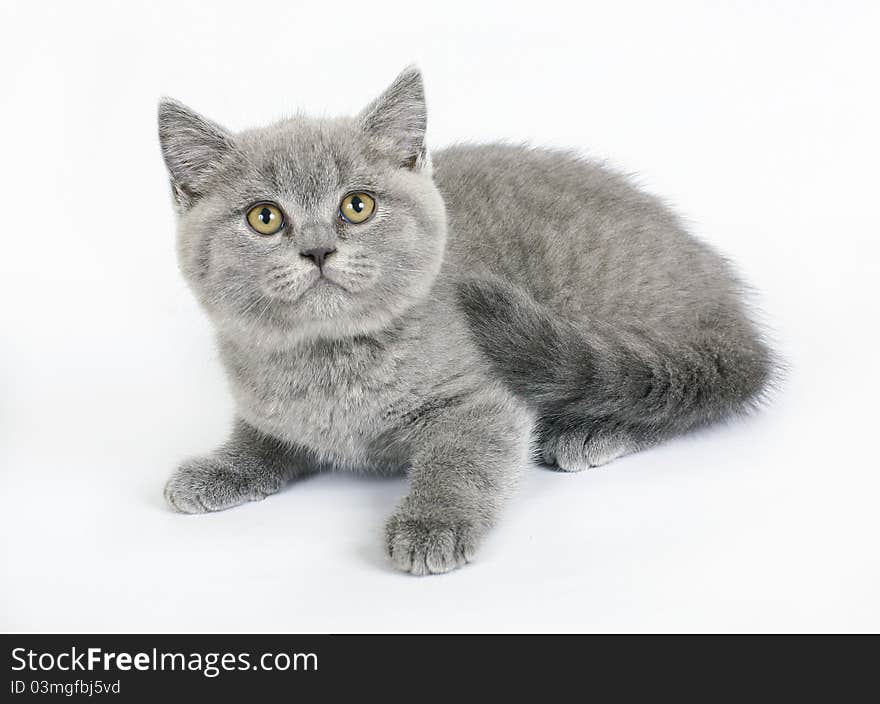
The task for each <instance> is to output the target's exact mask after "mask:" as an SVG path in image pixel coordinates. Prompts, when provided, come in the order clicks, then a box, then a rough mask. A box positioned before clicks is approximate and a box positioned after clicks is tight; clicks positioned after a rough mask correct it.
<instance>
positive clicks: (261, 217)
mask: <svg viewBox="0 0 880 704" xmlns="http://www.w3.org/2000/svg"><path fill="white" fill-rule="evenodd" d="M247 221H248V225H250V226H251V228H252V229H253V231H254V232H258V233H259V234H261V235H274V234H275V233H276V232H278V230H280V229H281V228H282V227H284V214H283V213H282V212H281V209H280V208H279V207H278V206H277V205H272V203H257V204H256V205H255V206H253V207H252V208H251V209H250V210H248V214H247Z"/></svg>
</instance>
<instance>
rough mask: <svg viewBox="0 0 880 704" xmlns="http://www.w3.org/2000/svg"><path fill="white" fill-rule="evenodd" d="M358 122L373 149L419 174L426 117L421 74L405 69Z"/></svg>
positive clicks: (423, 158)
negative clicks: (374, 147)
mask: <svg viewBox="0 0 880 704" xmlns="http://www.w3.org/2000/svg"><path fill="white" fill-rule="evenodd" d="M357 120H358V124H359V125H360V127H361V129H363V131H364V132H366V133H367V135H368V136H369V137H370V138H371V139H372V140H373V142H374V143H375V146H376V148H377V149H378V150H379V151H381V152H382V153H384V154H387V155H389V156H390V157H391V158H392V159H393V160H394V161H395V162H396V163H397V164H399V165H400V166H401V167H404V168H407V169H412V170H418V169H421V168H422V167H423V166H425V165H426V164H427V162H428V155H427V148H426V147H425V130H426V129H427V126H428V113H427V110H426V108H425V89H424V86H423V85H422V74H421V72H420V71H419V70H418V69H417V68H416V67H415V66H410V67H408V68H406V69H404V70H403V73H401V74H400V75H399V76H398V77H397V78H396V79H395V80H394V83H392V84H391V85H390V86H389V87H388V88H387V89H386V90H385V92H384V93H382V95H380V96H379V97H378V98H376V99H375V100H374V101H373V102H372V103H370V104H369V105H368V106H367V107H366V109H365V110H364V111H363V112H362V113H361V114H360V115H359V116H358V118H357Z"/></svg>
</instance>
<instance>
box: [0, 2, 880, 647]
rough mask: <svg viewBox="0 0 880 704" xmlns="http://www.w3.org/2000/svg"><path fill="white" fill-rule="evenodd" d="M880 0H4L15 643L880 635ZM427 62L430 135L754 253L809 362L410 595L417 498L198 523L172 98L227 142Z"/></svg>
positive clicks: (336, 488)
mask: <svg viewBox="0 0 880 704" xmlns="http://www.w3.org/2000/svg"><path fill="white" fill-rule="evenodd" d="M877 7H878V6H877V4H876V3H873V2H861V3H860V2H838V3H831V2H794V1H792V2H762V3H758V2H692V3H684V2H671V3H652V2H620V3H608V2H584V3H571V2H565V3H553V2H540V3H515V2H507V3H485V4H481V3H476V2H468V3H461V4H458V3H443V4H442V6H441V4H432V5H428V4H419V3H412V2H374V3H351V4H347V3H312V2H309V3H305V2H303V3H298V2H292V1H285V2H258V1H251V2H246V3H245V2H224V3H212V4H210V5H209V4H208V3H202V2H179V1H177V2H90V3H68V2H61V1H60V0H59V1H58V2H39V1H31V2H23V1H15V0H13V1H12V2H9V1H7V2H5V3H3V5H2V6H0V78H2V83H0V85H2V91H0V125H2V168H0V206H2V213H3V226H2V248H0V334H2V338H0V343H2V344H0V481H2V486H0V532H2V535H3V552H2V573H0V629H2V630H5V631H30V630H36V631H437V630H439V631H447V630H464V631H487V630H501V631H514V630H525V631H544V630H565V631H581V630H599V631H609V630H611V631H614V630H623V631H641V630H649V631H650V630H685V631H687V630H734V631H742V630H795V631H811V630H820V631H822V630H860V631H864V630H873V631H876V630H878V628H880V607H878V600H877V594H878V593H880V559H878V549H877V542H878V536H880V519H878V515H877V497H878V491H880V472H878V462H877V459H876V452H875V449H874V448H875V437H876V435H877V433H876V427H875V426H876V422H877V403H876V399H877V397H878V391H880V388H878V387H880V384H878V381H877V376H876V364H875V358H876V355H877V349H878V342H880V340H878V332H877V320H878V300H880V297H878V283H877V282H878V277H880V263H878V254H880V247H878V244H877V240H878V235H880V227H878V225H880V215H878V212H880V211H878V208H877V195H876V192H877V189H878V178H877V163H878V157H880V147H878V130H877V125H878V124H880V102H878V91H877V67H878V66H880V50H878V42H877V36H878V33H880V15H878V10H877ZM412 62H415V63H418V64H419V65H420V66H421V68H422V70H423V72H424V76H425V81H426V87H427V95H428V103H429V144H430V146H432V147H436V148H439V147H441V146H443V145H447V144H450V143H452V142H455V141H461V140H471V141H484V140H494V139H501V138H503V139H507V140H512V141H529V142H531V143H534V144H543V145H554V146H568V147H573V148H575V149H577V150H578V151H580V152H581V153H583V154H585V155H588V156H592V157H595V158H602V159H607V160H609V162H610V163H612V164H613V165H615V166H617V167H619V168H622V169H623V170H625V171H628V172H632V173H633V174H634V175H635V176H636V178H637V180H638V181H639V182H640V183H642V184H643V185H644V186H645V187H646V188H648V189H650V190H651V191H653V192H655V193H658V194H661V195H662V196H664V197H665V198H666V199H667V200H668V201H669V202H670V203H672V204H674V206H675V207H676V209H677V210H678V211H679V212H680V213H682V214H683V215H684V216H685V217H686V218H687V220H688V221H689V222H690V223H691V224H692V227H693V229H694V231H695V232H696V233H697V234H698V235H699V236H701V237H703V238H705V239H707V240H708V241H709V242H711V243H712V244H713V245H715V246H716V247H717V248H719V249H720V250H721V251H723V252H724V253H725V254H727V255H729V256H730V257H731V258H732V259H733V260H734V261H735V262H737V263H738V265H739V267H740V269H741V271H742V272H743V274H744V275H745V277H746V278H747V279H748V281H749V282H750V283H751V284H753V286H754V287H755V289H756V292H757V293H756V302H757V304H758V305H759V307H760V309H761V310H762V311H763V312H764V315H763V317H764V319H765V320H766V321H767V323H768V324H769V325H770V326H771V327H772V330H773V336H774V339H775V340H776V341H777V343H778V345H779V347H780V349H781V350H782V352H783V354H784V355H785V357H786V359H787V361H788V363H789V367H790V369H789V373H788V377H787V380H786V381H785V383H784V385H783V387H782V389H781V392H780V393H779V394H778V395H777V396H776V398H775V399H774V401H773V403H772V404H771V405H770V406H769V407H768V408H767V409H766V410H765V411H764V412H763V413H761V414H759V415H757V416H755V417H753V418H750V419H748V420H745V421H742V422H736V423H731V424H729V425H727V426H724V427H719V428H713V429H711V430H707V431H704V432H701V433H698V434H696V435H693V436H690V437H687V438H684V439H681V440H678V441H676V442H673V443H670V444H668V445H665V446H663V447H660V448H657V449H654V450H651V451H648V452H644V453H641V454H638V455H635V456H632V457H629V458H625V459H622V460H620V461H618V462H615V463H613V464H611V465H609V466H607V467H605V468H602V469H599V470H594V471H592V472H588V473H582V474H579V475H563V474H560V473H555V472H551V471H548V470H546V469H540V468H530V469H528V470H527V471H526V473H525V475H524V479H523V486H522V490H521V491H520V493H519V495H518V497H517V499H516V500H515V501H514V502H513V503H512V505H511V506H510V508H509V510H508V511H507V513H506V515H505V518H504V520H503V522H502V524H501V525H500V526H499V527H498V528H497V529H496V530H495V532H494V533H493V534H492V535H491V537H490V539H489V540H488V542H487V544H486V545H485V547H484V549H483V550H482V552H481V553H480V555H479V557H478V560H477V561H476V562H475V563H474V564H473V565H471V566H469V567H467V568H466V569H464V570H461V571H459V572H456V573H452V574H449V575H445V576H442V577H435V578H422V579H416V578H411V577H407V576H405V575H402V574H398V573H396V572H394V571H393V570H392V568H391V567H390V565H389V564H388V563H387V561H386V560H385V558H384V556H383V554H382V547H381V534H382V525H383V522H384V520H385V518H386V517H387V515H388V514H389V513H390V512H391V510H392V509H393V507H394V505H395V503H396V501H397V500H398V498H399V497H400V496H402V495H403V492H404V490H405V484H404V482H403V480H388V481H380V480H370V479H362V478H353V477H347V476H325V477H320V478H316V479H311V480H308V481H306V482H304V483H302V484H301V485H296V486H293V487H291V488H290V489H289V490H287V491H285V492H283V493H282V494H280V495H278V496H275V497H272V498H270V499H268V500H266V501H265V502H262V503H260V504H251V505H248V506H245V507H241V508H238V509H235V510H232V511H229V512H224V513H220V514H213V515H208V516H180V515H176V514H173V513H171V512H170V511H168V510H167V509H166V508H165V506H164V504H163V501H162V495H161V489H162V485H163V483H164V481H165V479H166V478H167V476H168V474H169V473H170V472H171V470H172V469H173V467H174V466H175V464H176V463H177V462H178V461H179V460H180V459H182V458H183V457H185V456H187V455H191V454H196V453H199V452H203V451H206V450H208V449H210V448H211V447H212V446H213V445H215V444H216V443H218V442H219V441H221V440H222V438H223V436H224V434H225V432H226V431H227V429H228V426H229V422H230V418H231V413H232V404H231V400H230V397H229V394H228V392H227V389H226V386H225V382H224V379H223V376H222V372H221V369H220V367H219V364H218V361H217V356H216V354H215V352H214V349H213V345H212V333H211V329H210V326H209V324H208V322H207V320H206V319H205V317H204V316H203V315H202V313H201V312H200V310H199V309H198V307H197V305H196V304H195V302H194V300H193V299H192V297H191V295H190V294H189V292H188V291H187V289H186V287H185V286H184V284H183V282H182V280H181V277H180V275H179V274H178V272H177V270H176V261H175V255H174V234H173V229H174V220H173V214H172V207H171V201H170V196H169V192H168V187H167V181H166V176H165V172H164V167H163V165H162V163H161V159H160V156H159V149H158V145H157V140H156V134H155V132H156V128H155V110H156V102H157V99H158V97H159V96H160V95H164V94H167V95H171V96H174V97H176V98H179V99H180V100H183V101H184V102H186V103H188V104H189V105H191V106H192V107H194V108H196V109H197V110H199V111H201V112H203V113H204V114H206V115H208V116H210V117H212V118H214V119H216V120H218V121H220V122H222V123H223V124H226V125H227V126H229V127H231V128H233V129H239V128H244V127H247V126H250V125H255V124H260V123H265V122H268V121H271V120H274V119H277V118H278V117H280V116H283V115H285V114H290V113H293V112H295V111H297V110H301V109H302V110H306V111H309V112H312V113H316V114H326V115H332V114H340V113H349V112H354V111H356V110H358V109H359V108H360V107H361V106H363V105H364V104H365V103H366V102H367V101H368V100H370V99H371V98H372V97H373V96H374V95H375V94H377V93H378V92H379V91H380V90H381V89H382V88H383V87H384V86H385V84H387V83H388V82H390V81H391V80H392V79H393V77H394V76H395V75H396V74H397V72H398V71H399V70H400V69H401V68H403V67H404V66H405V65H407V64H409V63H412Z"/></svg>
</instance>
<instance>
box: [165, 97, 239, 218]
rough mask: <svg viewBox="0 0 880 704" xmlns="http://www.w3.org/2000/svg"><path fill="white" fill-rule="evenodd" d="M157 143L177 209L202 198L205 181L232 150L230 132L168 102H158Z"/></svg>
mask: <svg viewBox="0 0 880 704" xmlns="http://www.w3.org/2000/svg"><path fill="white" fill-rule="evenodd" d="M159 143H160V145H161V146H162V157H163V158H164V159H165V166H166V167H168V175H169V176H170V177H171V188H172V190H173V192H174V198H175V200H176V201H177V203H178V205H179V206H180V207H181V208H188V207H189V206H191V205H192V204H193V203H194V202H195V201H196V200H198V199H199V197H201V196H203V195H204V194H205V187H206V185H207V182H208V179H209V178H210V177H211V175H212V174H213V173H214V171H215V170H216V169H217V165H218V164H219V163H220V161H221V160H222V159H223V157H224V156H226V155H227V154H228V153H229V152H231V151H232V148H233V142H232V134H231V133H230V132H228V131H227V130H226V129H225V128H223V127H221V126H220V125H218V124H217V123H216V122H212V121H211V120H209V119H207V118H205V117H202V116H201V115H199V114H198V113H197V112H196V111H195V110H191V109H190V108H188V107H187V106H186V105H184V104H183V103H180V102H178V101H176V100H173V99H171V98H163V99H162V100H161V101H160V102H159Z"/></svg>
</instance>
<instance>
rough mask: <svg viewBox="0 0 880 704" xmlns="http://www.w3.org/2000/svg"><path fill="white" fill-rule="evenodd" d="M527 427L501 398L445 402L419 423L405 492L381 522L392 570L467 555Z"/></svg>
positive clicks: (438, 568)
mask: <svg viewBox="0 0 880 704" xmlns="http://www.w3.org/2000/svg"><path fill="white" fill-rule="evenodd" d="M530 424H531V420H530V418H529V417H528V414H527V413H526V412H525V411H524V410H523V409H522V408H519V407H517V406H515V405H514V404H512V403H509V402H506V401H505V402H481V403H469V404H467V405H459V406H456V407H449V408H447V409H445V410H444V411H443V412H442V413H441V415H440V416H439V417H435V418H433V419H432V420H431V422H430V423H428V424H427V425H425V426H424V427H423V432H420V433H419V437H418V439H417V444H416V451H415V453H414V456H413V458H412V463H411V469H410V472H409V477H410V492H409V494H408V495H407V496H406V498H404V500H403V501H402V502H401V504H400V506H399V507H398V509H397V511H396V512H395V513H394V514H393V515H392V517H391V519H390V520H389V521H388V523H387V526H386V550H387V553H388V555H389V556H390V557H391V560H392V561H393V562H394V564H395V566H396V567H398V568H399V569H401V570H404V571H406V572H411V573H412V574H417V575H423V574H436V573H440V572H448V571H450V570H453V569H455V568H456V567H461V566H462V565H464V564H465V563H467V562H469V561H470V560H471V558H472V557H473V556H474V553H475V552H476V549H477V547H478V546H479V544H480V542H481V540H482V538H483V536H484V535H485V533H486V531H487V530H488V528H489V527H490V526H491V525H492V524H493V523H494V522H495V520H496V519H497V517H498V513H499V511H500V510H501V507H502V505H503V503H504V500H505V498H506V497H507V496H508V495H509V494H510V493H511V491H512V489H513V486H514V484H515V481H516V477H517V475H518V473H519V471H520V470H521V468H522V467H523V466H524V465H525V463H526V462H527V459H528V443H529V440H528V438H529V428H530Z"/></svg>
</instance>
